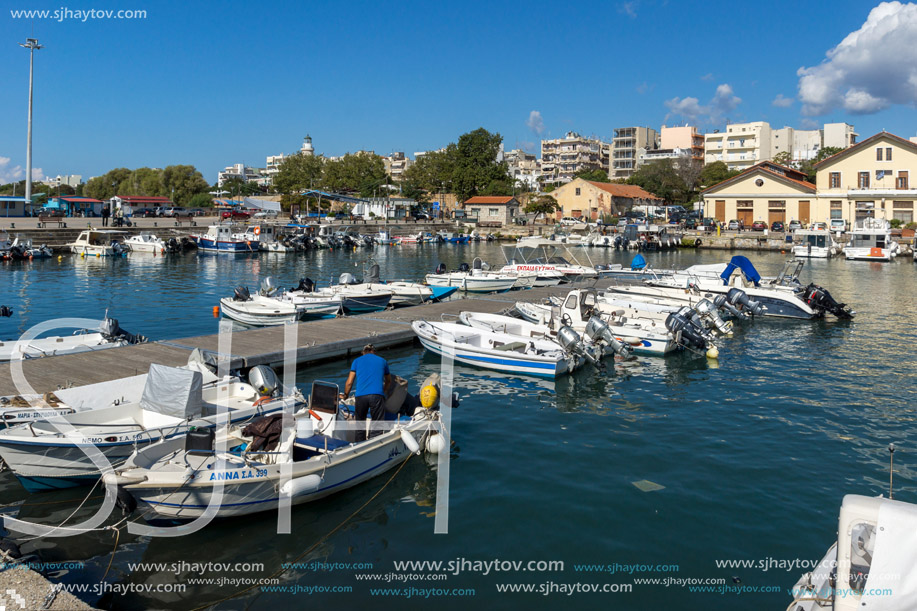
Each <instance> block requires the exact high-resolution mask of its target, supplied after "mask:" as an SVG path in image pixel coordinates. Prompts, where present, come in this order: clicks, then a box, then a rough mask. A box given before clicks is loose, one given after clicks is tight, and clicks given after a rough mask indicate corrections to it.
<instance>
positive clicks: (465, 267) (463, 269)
mask: <svg viewBox="0 0 917 611" xmlns="http://www.w3.org/2000/svg"><path fill="white" fill-rule="evenodd" d="M469 269H471V268H470V267H468V264H467V263H462V264H461V265H459V271H460V272H467V271H468V270H469Z"/></svg>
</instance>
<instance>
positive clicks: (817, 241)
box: [806, 235, 826, 248]
mask: <svg viewBox="0 0 917 611" xmlns="http://www.w3.org/2000/svg"><path fill="white" fill-rule="evenodd" d="M825 241H826V236H824V235H808V236H806V244H808V245H809V246H811V247H813V248H824V247H825V243H826V242H825Z"/></svg>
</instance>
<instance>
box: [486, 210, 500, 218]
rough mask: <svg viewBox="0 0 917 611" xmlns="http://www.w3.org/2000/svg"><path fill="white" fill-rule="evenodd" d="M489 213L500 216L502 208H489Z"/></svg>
mask: <svg viewBox="0 0 917 611" xmlns="http://www.w3.org/2000/svg"><path fill="white" fill-rule="evenodd" d="M487 214H489V215H490V216H500V209H499V208H488V209H487Z"/></svg>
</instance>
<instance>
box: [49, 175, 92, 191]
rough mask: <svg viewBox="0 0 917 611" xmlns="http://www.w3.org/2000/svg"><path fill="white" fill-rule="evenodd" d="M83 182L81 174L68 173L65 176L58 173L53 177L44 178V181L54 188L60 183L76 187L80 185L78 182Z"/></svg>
mask: <svg viewBox="0 0 917 611" xmlns="http://www.w3.org/2000/svg"><path fill="white" fill-rule="evenodd" d="M81 182H83V176H82V175H81V174H68V175H66V176H61V175H60V174H58V175H57V176H55V177H54V178H46V179H45V180H44V183H45V184H46V185H48V186H50V187H54V188H55V189H56V188H57V187H59V186H61V185H67V186H69V187H73V188H74V189H76V188H77V187H78V186H80V183H81Z"/></svg>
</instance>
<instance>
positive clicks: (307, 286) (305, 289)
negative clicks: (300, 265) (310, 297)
mask: <svg viewBox="0 0 917 611" xmlns="http://www.w3.org/2000/svg"><path fill="white" fill-rule="evenodd" d="M293 290H294V291H299V292H301V293H311V292H312V291H314V290H315V283H314V282H312V279H311V278H300V279H299V285H298V286H294V287H293Z"/></svg>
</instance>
